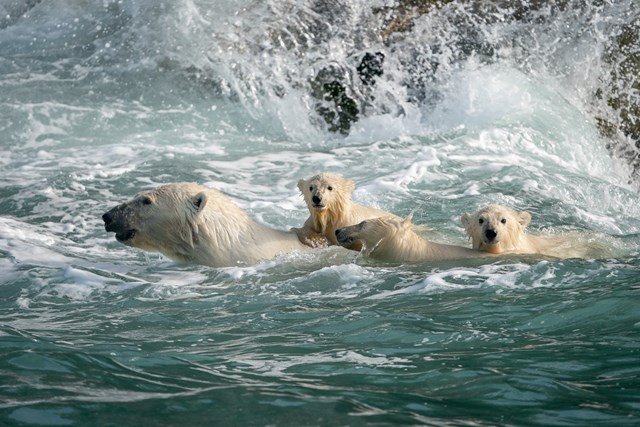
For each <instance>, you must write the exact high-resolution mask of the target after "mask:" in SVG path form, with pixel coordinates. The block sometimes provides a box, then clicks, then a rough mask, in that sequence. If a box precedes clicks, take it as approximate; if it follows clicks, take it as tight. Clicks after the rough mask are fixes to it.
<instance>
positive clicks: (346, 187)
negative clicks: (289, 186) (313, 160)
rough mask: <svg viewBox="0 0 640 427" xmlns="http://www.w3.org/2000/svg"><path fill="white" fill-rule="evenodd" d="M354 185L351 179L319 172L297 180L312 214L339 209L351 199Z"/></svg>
mask: <svg viewBox="0 0 640 427" xmlns="http://www.w3.org/2000/svg"><path fill="white" fill-rule="evenodd" d="M355 187H356V184H355V182H353V181H352V180H350V179H345V178H343V177H341V176H339V175H334V174H331V173H321V174H318V175H315V176H312V177H311V178H309V179H304V178H303V179H300V180H299V181H298V188H299V189H300V192H301V193H302V195H303V196H304V201H305V203H306V204H307V207H308V208H309V211H310V212H311V213H312V214H313V213H314V212H323V211H329V212H332V211H336V210H341V208H344V206H345V205H346V204H348V203H349V201H350V200H351V193H353V190H354V189H355Z"/></svg>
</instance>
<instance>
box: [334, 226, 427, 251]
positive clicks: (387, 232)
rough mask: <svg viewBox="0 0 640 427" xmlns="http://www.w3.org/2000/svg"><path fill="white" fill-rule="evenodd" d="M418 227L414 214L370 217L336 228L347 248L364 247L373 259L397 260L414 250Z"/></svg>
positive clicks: (361, 248)
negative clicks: (412, 216)
mask: <svg viewBox="0 0 640 427" xmlns="http://www.w3.org/2000/svg"><path fill="white" fill-rule="evenodd" d="M416 230H417V227H416V226H415V225H414V224H413V223H412V222H411V216H409V217H407V218H405V219H399V218H395V217H381V218H371V219H366V220H364V221H362V222H360V223H358V224H355V225H350V226H348V227H343V228H339V229H337V230H336V239H337V240H338V243H339V244H340V246H342V247H344V248H347V249H351V250H354V251H362V250H364V252H365V253H366V254H367V255H368V256H370V257H372V258H380V259H387V260H394V259H396V258H402V257H403V256H404V254H406V253H407V252H408V251H410V250H413V249H415V245H414V242H415V240H416V239H418V236H417V234H416Z"/></svg>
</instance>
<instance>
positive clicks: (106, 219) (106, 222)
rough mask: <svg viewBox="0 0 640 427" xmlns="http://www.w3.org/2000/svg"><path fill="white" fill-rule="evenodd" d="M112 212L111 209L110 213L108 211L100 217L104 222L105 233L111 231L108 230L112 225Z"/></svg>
mask: <svg viewBox="0 0 640 427" xmlns="http://www.w3.org/2000/svg"><path fill="white" fill-rule="evenodd" d="M112 212H113V209H111V210H110V211H108V212H105V213H104V214H103V215H102V220H103V221H104V229H105V230H106V231H111V230H109V228H110V227H111V225H112V224H113V213H112Z"/></svg>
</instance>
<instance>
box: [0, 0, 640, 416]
mask: <svg viewBox="0 0 640 427" xmlns="http://www.w3.org/2000/svg"><path fill="white" fill-rule="evenodd" d="M613 3H615V4H613ZM0 4H1V5H0V14H1V15H2V16H0V170H1V176H0V304H1V305H0V384H1V385H0V424H1V425H16V426H21V425H43V426H64V425H77V426H81V425H96V426H97V425H113V426H116V425H117V426H140V425H154V426H156V425H157V426H163V425H167V426H169V425H238V426H240V425H242V426H246V425H276V426H303V425H305V426H336V425H345V426H346V425H350V426H354V425H437V426H440V425H447V426H449V425H450V426H453V425H475V426H485V425H486V426H493V425H539V426H548V425H564V426H584V425H602V426H610V425H629V426H631V425H638V423H640V203H639V198H638V184H639V183H640V181H639V180H638V177H637V176H634V175H633V173H632V170H631V168H630V167H629V166H628V163H627V162H626V161H625V159H624V158H620V157H617V156H615V155H611V153H610V151H609V150H607V146H608V145H610V144H611V140H609V139H606V138H605V137H603V136H601V135H600V133H599V132H598V129H597V127H596V120H595V118H594V115H595V113H594V111H595V109H594V107H593V105H594V104H593V103H591V102H590V99H591V98H590V95H591V94H593V92H594V91H595V89H596V87H597V86H598V84H599V82H602V81H604V80H606V78H607V70H608V69H607V65H606V63H605V62H603V60H602V55H603V52H604V50H605V48H606V46H607V45H608V44H610V43H611V42H612V40H614V38H615V36H616V34H617V29H618V28H619V26H620V25H623V24H626V23H630V22H633V21H634V20H635V19H638V6H637V4H635V2H633V1H626V2H624V1H623V2H610V3H607V2H597V1H593V2H590V1H586V2H574V3H571V2H569V5H568V6H567V7H566V8H560V9H557V8H554V7H551V6H548V7H541V8H540V9H538V10H535V11H534V12H532V13H534V14H536V16H537V18H536V19H533V20H530V21H518V20H514V19H510V17H511V15H512V12H513V11H512V10H511V9H509V7H508V5H502V6H503V8H501V9H499V13H498V14H494V15H490V16H485V18H486V19H484V20H478V16H479V15H478V14H474V13H473V11H472V8H471V7H470V6H469V3H465V2H452V3H450V4H448V5H446V6H443V7H442V9H441V10H440V11H439V13H435V14H429V15H425V16H421V17H415V19H414V20H413V25H412V26H411V27H410V28H408V29H405V30H404V31H402V32H399V33H397V34H395V35H393V36H392V37H390V38H388V39H384V38H383V37H382V36H381V35H380V34H381V33H382V32H383V28H382V24H379V22H380V20H379V19H378V20H376V19H377V18H379V16H380V15H379V13H380V12H379V10H386V9H384V8H385V7H389V6H390V5H389V4H386V3H385V2H373V3H372V2H368V1H360V0H347V1H343V2H335V3H333V2H320V1H308V0H305V1H302V2H299V1H295V2H276V1H244V2H237V1H233V2H232V1H224V2H220V1H209V0H176V1H164V2H159V1H155V0H138V1H134V0H119V1H116V0H101V1H98V0H95V1H90V0H44V1H41V2H38V1H32V0H23V1H13V2H12V1H10V2H8V3H7V2H6V0H5V2H3V3H0ZM524 4H528V3H527V2H524ZM376 10H378V12H376ZM376 13H378V14H376ZM385 13H389V14H393V13H394V12H393V11H390V12H385ZM469 33H473V34H471V35H469ZM470 40H471V41H472V42H474V43H476V44H475V45H474V46H472V47H471V48H466V47H465V46H467V44H465V42H469V41H470ZM487 46H488V47H490V49H491V52H490V54H488V55H484V56H483V55H482V52H486V50H487ZM365 52H383V53H384V54H385V62H384V74H383V75H382V76H378V77H377V79H376V83H375V85H374V86H372V87H369V88H363V87H362V85H359V84H357V77H354V76H355V74H354V73H353V72H352V71H347V72H345V73H343V76H346V77H345V79H346V80H344V81H345V86H346V87H348V88H351V89H349V90H350V91H351V92H350V93H351V94H352V95H353V96H354V98H356V99H360V100H362V99H365V100H366V101H364V102H363V103H364V104H367V105H366V110H365V109H361V110H360V116H359V118H358V120H357V121H356V122H354V123H353V124H352V125H351V128H350V129H349V130H348V132H343V133H335V132H330V131H328V130H327V126H326V124H325V123H324V122H323V118H322V117H321V116H320V115H319V114H318V111H317V110H316V108H315V105H316V104H317V103H318V99H316V98H314V96H313V95H312V91H311V89H310V83H309V82H310V81H311V80H313V78H314V76H316V75H317V73H318V72H319V70H322V69H323V68H326V67H334V68H333V69H340V70H353V69H355V65H357V61H358V59H359V58H361V57H362V55H363V54H364V53H365ZM349 79H352V80H353V79H355V83H354V82H353V81H350V80H349ZM351 83H353V84H352V85H350V84H351ZM359 91H360V92H359ZM322 171H329V172H334V173H338V174H341V175H343V176H345V177H348V178H351V179H353V180H354V181H355V182H356V183H357V188H356V190H355V192H354V194H353V198H354V199H355V200H356V201H358V202H360V203H363V204H367V205H370V206H375V207H378V208H381V209H385V210H388V211H391V212H394V213H396V214H398V215H400V216H405V215H409V214H413V218H414V222H416V223H419V224H425V225H426V226H427V227H428V230H427V231H426V232H425V236H426V237H428V238H430V239H432V240H434V241H439V242H445V243H450V244H457V245H461V246H470V242H469V241H468V240H467V238H466V237H465V235H464V230H463V228H462V226H461V224H460V222H459V218H460V216H461V215H462V214H463V213H465V212H473V211H474V210H476V209H477V208H479V207H480V206H483V205H485V204H488V203H493V202H497V203H503V204H507V205H509V206H512V207H514V208H516V209H518V210H527V211H529V212H530V213H531V214H532V217H533V220H532V223H531V225H530V232H531V233H535V234H538V233H579V234H581V235H585V236H590V237H589V238H591V239H595V241H597V243H598V244H599V245H600V246H602V247H603V248H605V250H603V252H602V256H599V257H597V258H596V259H562V260H561V259H550V258H543V257H537V256H527V257H513V256H512V257H508V256H507V257H503V258H498V259H495V260H494V259H492V260H491V261H490V262H486V261H485V262H478V261H464V262H455V261H448V262H446V263H429V262H427V263H421V264H388V263H382V262H375V261H372V260H369V259H367V258H366V257H364V256H363V255H360V254H358V253H355V252H349V251H347V250H343V249H341V248H336V247H331V248H325V249H319V250H317V251H314V252H311V253H293V254H288V255H284V256H280V257H277V258H276V259H273V260H267V261H264V262H261V263H259V264H257V265H253V266H244V265H238V266H234V267H229V268H220V269H214V268H208V267H202V266H196V265H183V264H176V263H174V262H172V261H170V260H168V259H166V258H164V257H163V256H161V255H159V254H154V253H145V252H143V251H141V250H138V249H133V248H129V247H126V246H124V245H121V244H120V243H118V242H117V241H116V240H115V239H114V238H113V235H112V234H111V233H107V232H105V230H104V225H103V223H102V220H101V215H102V214H103V213H104V212H105V211H107V210H108V209H110V208H111V207H113V206H115V205H116V204H119V203H121V202H123V201H125V200H127V199H129V198H130V197H132V196H133V195H134V194H135V193H137V192H138V191H141V190H145V189H150V188H153V187H155V186H156V185H159V184H162V183H169V182H178V181H195V182H198V183H201V184H204V185H208V186H211V187H214V188H217V189H219V190H221V191H223V192H225V193H226V194H227V195H228V196H229V197H230V198H231V199H232V200H233V201H234V202H235V203H237V204H238V205H239V206H241V207H242V208H244V209H245V210H247V211H248V212H249V214H250V215H251V217H252V218H254V219H255V220H256V221H258V222H260V223H262V224H265V225H268V226H271V227H274V228H279V229H289V228H291V227H299V226H300V225H301V224H302V223H303V222H304V220H305V219H306V217H307V216H308V211H307V210H306V207H305V205H304V202H303V200H302V197H301V195H300V194H299V191H298V189H297V181H298V180H299V179H300V178H303V177H309V176H311V175H313V174H315V173H317V172H322Z"/></svg>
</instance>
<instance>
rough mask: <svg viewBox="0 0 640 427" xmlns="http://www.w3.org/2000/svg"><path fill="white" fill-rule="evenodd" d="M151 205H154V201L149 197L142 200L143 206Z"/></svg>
mask: <svg viewBox="0 0 640 427" xmlns="http://www.w3.org/2000/svg"><path fill="white" fill-rule="evenodd" d="M151 203H153V201H152V200H151V197H149V196H144V197H143V198H142V204H143V205H150V204H151Z"/></svg>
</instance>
